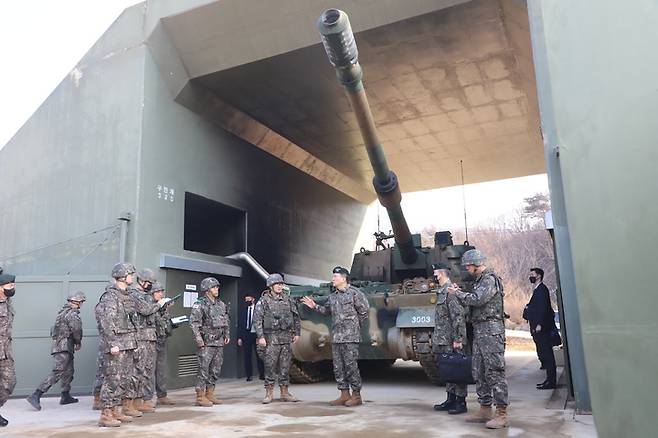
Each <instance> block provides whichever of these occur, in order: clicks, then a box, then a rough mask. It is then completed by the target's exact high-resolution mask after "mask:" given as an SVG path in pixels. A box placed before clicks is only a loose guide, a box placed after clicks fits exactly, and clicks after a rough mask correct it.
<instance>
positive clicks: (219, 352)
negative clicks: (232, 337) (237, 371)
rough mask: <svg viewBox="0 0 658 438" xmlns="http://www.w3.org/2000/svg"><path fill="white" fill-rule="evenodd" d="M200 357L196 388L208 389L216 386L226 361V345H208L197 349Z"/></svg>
mask: <svg viewBox="0 0 658 438" xmlns="http://www.w3.org/2000/svg"><path fill="white" fill-rule="evenodd" d="M197 358H198V359H199V371H198V372H197V375H196V385H195V388H196V389H201V390H204V391H205V390H206V388H208V387H212V386H215V384H216V383H217V380H219V373H220V372H221V371H222V363H223V362H224V347H215V346H208V345H206V346H205V347H201V348H198V349H197Z"/></svg>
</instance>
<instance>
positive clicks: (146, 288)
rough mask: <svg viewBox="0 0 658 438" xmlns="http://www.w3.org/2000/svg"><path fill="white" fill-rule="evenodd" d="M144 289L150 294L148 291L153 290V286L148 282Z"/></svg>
mask: <svg viewBox="0 0 658 438" xmlns="http://www.w3.org/2000/svg"><path fill="white" fill-rule="evenodd" d="M143 287H144V291H145V292H148V291H150V290H151V288H152V287H153V285H152V284H151V283H149V282H148V281H147V282H146V283H145V286H143Z"/></svg>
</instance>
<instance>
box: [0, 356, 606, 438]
mask: <svg viewBox="0 0 658 438" xmlns="http://www.w3.org/2000/svg"><path fill="white" fill-rule="evenodd" d="M507 364H508V382H509V386H510V404H511V406H510V418H511V427H510V428H509V429H507V430H499V431H491V430H487V429H486V428H485V427H484V426H483V425H470V424H466V423H465V422H464V416H463V415H459V416H452V415H447V414H444V413H438V412H434V411H433V410H432V405H433V404H434V403H436V402H437V401H443V399H444V398H445V392H444V388H441V387H434V386H431V385H429V384H428V383H427V381H426V379H425V377H424V374H423V371H422V369H421V368H420V366H418V364H417V363H415V362H406V363H405V362H403V361H398V362H396V364H395V365H394V366H393V367H391V368H390V369H388V370H387V371H386V372H378V373H377V374H376V375H370V376H364V388H363V396H364V399H365V404H364V405H363V406H360V407H357V408H345V407H339V408H333V407H330V406H328V405H327V403H326V401H327V400H330V399H333V398H335V396H336V395H337V390H336V388H335V385H334V384H332V383H331V382H325V383H320V384H313V385H294V386H292V387H291V392H292V393H293V394H295V395H296V396H297V397H299V398H300V399H301V400H303V401H302V402H300V403H281V402H275V403H272V404H271V405H262V404H260V399H261V398H262V396H263V389H262V385H261V382H259V381H256V382H249V383H247V382H244V381H243V380H226V381H222V382H221V383H220V385H219V386H218V388H217V389H218V392H219V394H220V396H221V397H222V398H223V399H224V402H225V403H224V404H223V405H219V406H215V407H213V408H201V407H196V406H194V405H193V403H194V392H193V391H192V390H191V389H184V390H179V391H172V393H171V394H170V396H172V397H173V398H175V399H176V400H178V401H179V405H178V406H175V407H172V408H159V409H158V412H156V413H155V414H146V415H145V416H144V417H142V418H139V419H135V421H134V422H133V423H131V424H127V425H123V426H121V427H120V428H114V429H102V428H99V427H97V426H96V422H97V421H98V417H99V412H98V411H92V410H91V399H90V397H81V398H80V403H78V404H76V405H68V406H60V405H59V404H58V401H59V398H56V397H49V398H44V399H42V406H43V409H42V410H41V411H40V412H36V411H34V410H33V409H32V408H31V407H30V406H29V405H28V404H27V402H26V401H25V400H24V399H13V400H10V401H9V402H8V403H7V404H6V405H5V407H3V408H2V410H0V412H1V413H2V415H4V416H5V417H6V418H8V419H9V421H10V425H9V426H8V427H7V428H5V429H2V430H0V435H2V436H11V437H58V438H77V437H95V436H105V437H126V438H127V437H133V436H140V437H182V436H188V437H196V436H210V437H222V438H224V437H284V436H286V437H287V436H291V437H308V438H315V437H340V438H357V437H358V438H364V437H377V438H389V437H397V436H412V437H446V438H447V437H460V438H477V437H546V436H551V438H563V437H578V438H590V437H596V436H597V435H596V431H595V429H594V425H593V420H592V417H591V416H575V415H574V413H573V411H570V410H562V409H559V410H556V409H550V408H547V406H555V405H556V404H557V405H560V403H555V400H553V401H552V402H551V400H550V399H551V391H538V390H536V389H535V388H534V387H535V383H537V382H540V381H542V380H543V378H544V374H543V371H540V370H539V369H538V368H539V363H538V362H537V359H536V355H535V353H534V352H529V353H526V352H509V353H508V354H507ZM469 390H470V392H471V393H470V395H469V397H468V406H469V409H471V410H475V409H477V402H476V396H475V394H474V387H469ZM276 394H277V395H278V389H277V392H276Z"/></svg>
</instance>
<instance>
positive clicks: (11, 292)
mask: <svg viewBox="0 0 658 438" xmlns="http://www.w3.org/2000/svg"><path fill="white" fill-rule="evenodd" d="M4 291H5V296H6V297H7V298H11V297H13V296H14V295H15V294H16V289H4Z"/></svg>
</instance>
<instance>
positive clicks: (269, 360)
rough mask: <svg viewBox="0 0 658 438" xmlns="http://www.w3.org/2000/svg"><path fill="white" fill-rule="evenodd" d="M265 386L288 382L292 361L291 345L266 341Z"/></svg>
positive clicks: (286, 384) (287, 383)
mask: <svg viewBox="0 0 658 438" xmlns="http://www.w3.org/2000/svg"><path fill="white" fill-rule="evenodd" d="M263 362H264V363H265V386H271V385H274V384H276V382H277V379H278V381H279V385H280V386H288V385H289V384H290V362H292V346H291V345H290V344H272V343H268V344H267V347H265V360H264V361H263Z"/></svg>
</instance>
